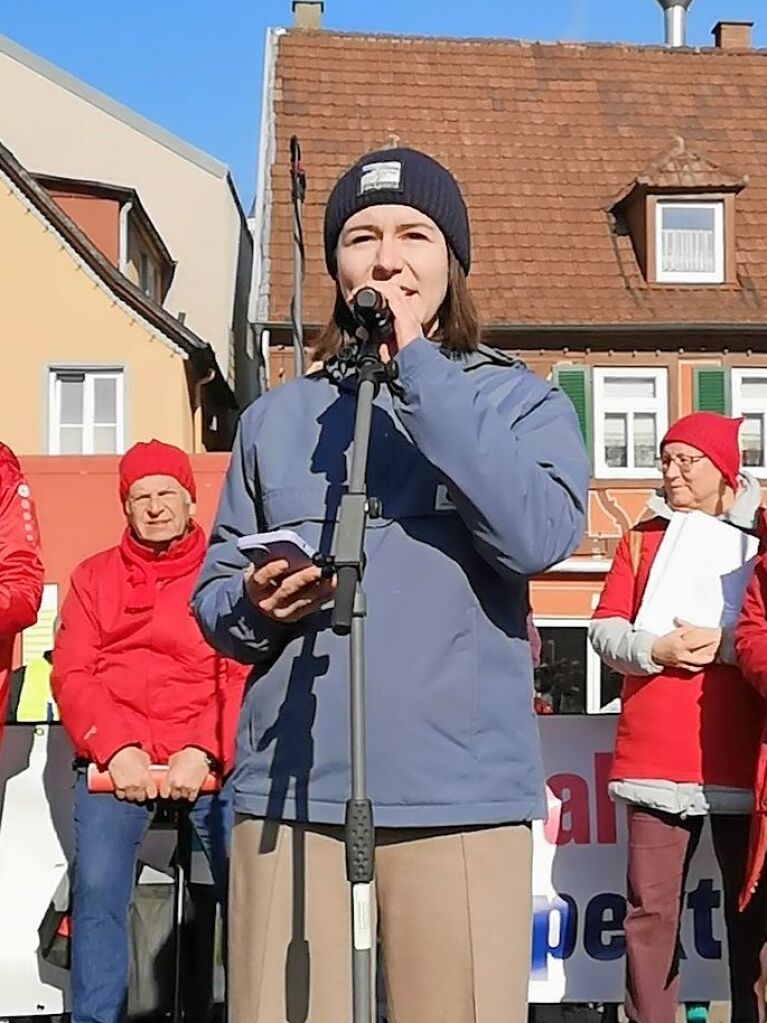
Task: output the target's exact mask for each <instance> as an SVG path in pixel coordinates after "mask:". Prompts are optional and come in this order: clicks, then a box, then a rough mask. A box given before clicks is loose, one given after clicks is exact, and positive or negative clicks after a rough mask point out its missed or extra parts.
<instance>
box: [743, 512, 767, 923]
mask: <svg viewBox="0 0 767 1023" xmlns="http://www.w3.org/2000/svg"><path fill="white" fill-rule="evenodd" d="M764 521H765V516H764V513H763V517H762V523H764ZM735 651H736V654H737V657H738V663H739V665H740V668H741V671H742V672H743V675H744V676H745V678H746V679H747V680H748V681H749V682H750V683H751V685H752V686H754V688H755V689H756V690H757V692H758V693H759V694H760V695H761V696H762V697H764V699H767V551H763V552H762V554H760V556H759V560H758V562H757V564H756V568H755V570H754V574H753V576H752V577H751V582H750V583H749V585H748V589H747V590H746V596H745V599H744V601H743V608H742V610H741V614H740V620H739V621H738V626H737V629H736V631H735ZM766 855H767V719H765V721H764V725H763V728H762V737H761V742H760V744H759V753H758V756H757V761H756V774H755V779H754V810H753V814H752V816H751V834H750V839H749V849H748V862H747V866H746V880H745V883H744V885H743V891H742V892H741V895H740V908H741V909H745V907H746V906H747V905H748V902H749V900H750V899H751V896H752V895H753V893H754V892H755V891H756V887H757V885H758V883H759V880H760V877H761V874H762V870H763V867H764V861H765V856H766Z"/></svg>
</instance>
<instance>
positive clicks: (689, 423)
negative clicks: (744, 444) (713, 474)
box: [660, 412, 743, 490]
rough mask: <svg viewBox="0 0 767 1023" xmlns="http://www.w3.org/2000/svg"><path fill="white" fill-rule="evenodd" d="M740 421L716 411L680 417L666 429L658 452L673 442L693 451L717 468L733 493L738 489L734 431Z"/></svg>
mask: <svg viewBox="0 0 767 1023" xmlns="http://www.w3.org/2000/svg"><path fill="white" fill-rule="evenodd" d="M742 422H743V420H742V419H730V418H729V417H728V416H720V415H719V414H718V413H716V412H693V413H691V414H690V415H689V416H682V418H681V419H677V421H676V422H675V423H672V425H671V426H670V427H669V428H668V430H667V431H666V435H665V437H664V438H663V440H662V441H661V442H660V449H661V451H663V448H664V447H665V446H666V445H667V444H672V443H674V442H676V443H678V444H690V445H691V446H692V447H694V448H697V449H698V451H700V453H701V454H702V455H705V456H706V457H707V458H708V459H709V460H710V461H711V462H713V464H714V465H715V466H716V467H717V469H718V470H719V472H721V474H722V476H724V478H725V480H726V481H727V483H728V484H729V485H730V486H731V487H732V489H733V490H737V489H738V474H739V473H740V445H739V444H738V431H739V430H740V424H741V423H742Z"/></svg>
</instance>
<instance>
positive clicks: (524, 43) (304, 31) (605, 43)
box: [0, 25, 767, 57]
mask: <svg viewBox="0 0 767 1023" xmlns="http://www.w3.org/2000/svg"><path fill="white" fill-rule="evenodd" d="M280 31H281V32H283V33H284V36H287V37H290V36H301V37H304V38H305V37H306V36H312V37H313V38H315V39H318V40H320V39H358V40H360V41H366V40H369V41H371V42H378V41H381V40H387V41H392V42H402V43H410V42H419V43H420V42H424V43H455V44H464V45H478V46H481V45H489V44H492V45H502V46H518V47H534V46H540V47H546V48H551V49H555V48H560V49H584V50H600V49H603V50H631V51H636V52H639V53H647V52H650V53H663V54H667V55H668V56H669V57H677V56H695V55H700V56H710V55H714V56H721V57H724V56H736V57H737V56H740V57H742V56H746V55H749V56H759V57H767V46H763V47H757V46H752V47H748V48H747V49H729V48H728V49H723V48H721V47H718V46H713V45H712V46H668V45H666V44H665V43H631V42H626V41H622V40H577V39H522V38H510V37H507V36H444V35H423V34H415V35H408V34H404V33H398V32H352V31H342V30H340V29H329V28H323V29H311V28H299V27H297V26H294V25H293V26H289V27H282V28H280ZM0 38H2V37H0Z"/></svg>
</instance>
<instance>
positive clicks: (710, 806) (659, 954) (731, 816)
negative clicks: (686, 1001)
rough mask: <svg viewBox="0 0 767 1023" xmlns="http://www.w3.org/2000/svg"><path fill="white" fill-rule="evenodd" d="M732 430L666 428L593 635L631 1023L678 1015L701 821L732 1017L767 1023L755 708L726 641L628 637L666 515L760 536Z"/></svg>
mask: <svg viewBox="0 0 767 1023" xmlns="http://www.w3.org/2000/svg"><path fill="white" fill-rule="evenodd" d="M740 422H741V421H740V420H738V419H729V418H726V417H725V416H720V415H716V414H714V413H711V412H696V413H693V414H692V415H688V416H685V417H684V418H682V419H680V420H679V421H678V422H676V423H675V424H674V425H673V426H672V427H671V428H670V429H669V431H668V432H667V434H666V436H665V437H664V438H663V441H662V442H661V448H660V455H661V457H660V468H661V471H662V474H663V486H662V488H661V490H660V491H659V492H658V493H657V494H656V495H655V496H654V497H652V498H651V500H650V502H649V505H648V516H647V517H645V518H644V519H643V521H641V522H640V523H639V524H638V525H636V526H634V527H633V528H632V529H630V530H629V531H628V532H627V533H626V534H625V535H624V536H623V537H622V539H621V541H620V543H619V544H618V547H617V549H616V552H615V557H614V560H613V564H612V567H611V569H610V572H609V573H608V575H607V578H606V580H605V585H604V589H603V591H602V596H601V599H600V601H599V605H598V607H597V609H596V611H595V613H594V618H593V620H592V622H591V626H590V629H589V637H590V639H591V643H592V645H593V646H594V648H595V650H596V651H597V653H598V654H599V656H600V657H601V658H602V660H603V661H604V662H605V663H606V664H608V665H609V666H610V667H611V668H613V669H614V670H616V671H619V672H621V673H622V674H623V675H625V681H624V684H623V692H622V694H621V701H622V706H621V713H620V718H619V720H618V728H617V735H616V744H615V755H614V759H613V766H612V773H611V781H610V794H611V796H612V798H613V799H614V800H616V801H620V802H622V803H625V805H626V807H627V814H628V872H627V888H628V891H627V912H626V920H625V930H626V959H627V964H626V965H627V978H626V1011H627V1015H628V1017H629V1019H630V1020H632V1021H637V1023H640V1021H641V1023H673V1021H674V1019H675V1017H676V1008H677V999H678V990H679V973H678V964H679V959H680V946H679V922H680V911H681V906H682V902H683V898H684V889H685V881H686V876H687V872H688V869H689V865H690V860H691V858H692V855H693V853H694V852H695V849H696V847H697V844H698V842H699V839H700V835H701V830H702V827H703V822H704V819H705V817H707V816H708V817H709V818H710V820H711V830H712V835H713V842H714V851H715V853H716V857H717V860H718V863H719V866H720V869H721V872H722V883H723V888H724V902H725V904H724V913H725V923H726V928H727V937H728V949H729V969H730V989H731V1001H732V1015H731V1019H732V1020H733V1021H738V1023H751V1021H753V1023H758V1021H759V1020H763V1019H764V1015H762V1014H761V1012H762V1011H763V1006H761V1007H760V1002H761V1001H762V999H761V995H759V994H757V991H756V984H757V981H758V980H759V976H760V966H759V954H760V950H761V947H762V944H763V942H764V939H765V922H766V921H767V897H766V896H765V892H764V891H762V892H760V893H757V895H756V896H755V897H754V898H753V899H752V900H751V902H750V904H749V906H748V908H747V909H746V911H745V912H743V913H739V912H738V895H739V892H740V889H741V886H742V884H743V880H744V874H745V867H746V858H747V849H748V833H749V814H750V811H751V807H752V803H753V799H752V785H753V778H754V770H755V763H756V757H757V751H758V747H759V736H760V729H761V723H762V718H763V710H762V705H761V700H760V698H759V696H758V695H757V693H756V692H755V690H753V689H752V688H751V687H750V686H749V685H748V683H747V682H746V681H745V680H744V678H743V676H742V674H741V672H740V671H739V669H738V668H737V667H736V664H735V653H734V644H733V636H732V635H731V630H728V629H712V628H702V627H698V626H696V624H695V623H686V622H681V621H678V622H677V624H678V627H677V628H675V629H673V631H671V632H668V633H667V634H666V635H661V636H658V635H654V634H652V633H650V632H648V631H645V630H643V629H641V628H637V627H635V625H634V622H635V620H636V617H637V613H638V611H639V608H640V605H641V602H642V597H643V594H644V590H645V587H646V585H647V581H648V577H649V574H650V568H651V566H652V564H653V561H654V559H655V557H656V555H657V553H658V550H659V548H660V546H661V542H662V540H663V537H664V533H665V530H666V528H667V526H668V524H669V522H670V520H671V516H672V515H673V514H674V513H675V512H691V511H698V512H703V513H705V514H707V515H713V516H716V517H717V518H720V519H722V520H724V521H726V522H728V523H730V524H731V525H732V526H734V527H735V528H737V529H740V530H743V531H744V532H746V533H752V534H755V533H760V534H761V533H762V532H763V530H762V528H761V524H762V520H763V510H762V508H761V491H760V488H759V485H758V483H757V481H756V480H755V479H753V478H752V477H750V476H748V475H747V474H746V473H743V472H742V471H741V467H740V452H739V447H738V430H739V427H740ZM700 556H701V558H705V557H706V551H705V550H701V552H700Z"/></svg>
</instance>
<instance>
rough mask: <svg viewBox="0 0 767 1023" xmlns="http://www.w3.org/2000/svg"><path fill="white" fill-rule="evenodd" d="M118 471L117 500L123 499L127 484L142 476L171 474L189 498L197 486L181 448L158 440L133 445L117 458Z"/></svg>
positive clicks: (195, 498)
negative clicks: (118, 489) (118, 460)
mask: <svg viewBox="0 0 767 1023" xmlns="http://www.w3.org/2000/svg"><path fill="white" fill-rule="evenodd" d="M119 472H120V500H121V501H123V502H124V501H125V498H126V497H127V496H128V491H129V490H130V488H131V486H132V485H133V484H134V483H135V482H136V480H140V479H142V478H143V477H144V476H172V477H173V479H174V480H178V482H179V483H180V484H181V486H182V487H183V488H184V489H185V490H186V491H187V492H188V493H189V496H190V497H191V498H192V500H193V501H196V500H197V487H196V486H195V482H194V473H193V472H192V464H191V462H190V461H189V456H188V455H187V454H186V452H185V451H182V450H181V448H176V447H174V446H173V445H172V444H163V442H162V441H161V440H150V441H149V443H148V444H146V443H144V442H140V443H139V444H134V445H133V447H132V448H129V449H128V451H126V452H125V454H124V455H123V456H122V458H121V459H120V469H119Z"/></svg>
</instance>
